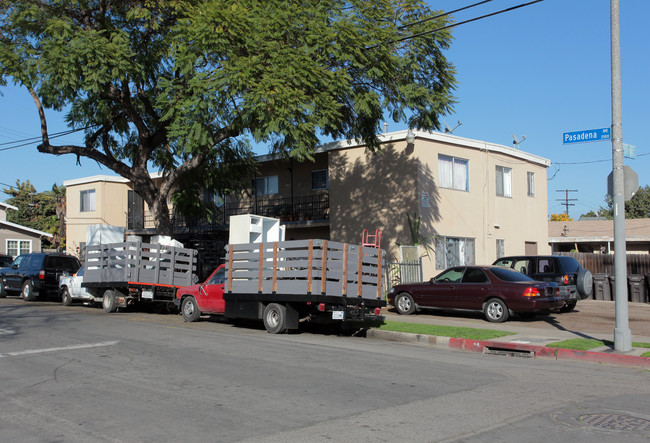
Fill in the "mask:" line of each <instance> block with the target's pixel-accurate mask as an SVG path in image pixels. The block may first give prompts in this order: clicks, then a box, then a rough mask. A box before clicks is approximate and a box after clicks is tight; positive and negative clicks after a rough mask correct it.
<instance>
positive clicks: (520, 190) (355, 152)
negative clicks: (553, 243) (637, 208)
mask: <svg viewBox="0 0 650 443" xmlns="http://www.w3.org/2000/svg"><path fill="white" fill-rule="evenodd" d="M502 150H503V149H502ZM438 154H444V155H449V156H453V157H460V158H464V159H467V160H468V161H469V191H459V190H452V189H443V188H439V187H438V186H437V183H438ZM515 154H516V152H515ZM497 165H499V166H505V167H509V168H512V197H511V198H506V197H497V196H496V166H497ZM529 171H530V172H533V173H534V174H535V196H534V197H529V196H528V195H527V172H529ZM423 193H426V194H425V195H428V207H425V206H424V205H423V201H424V200H425V199H423ZM330 205H331V212H332V217H331V228H330V232H331V239H332V240H336V241H346V242H353V243H358V242H360V241H361V231H362V230H363V229H364V228H366V229H369V230H370V231H371V232H374V230H375V229H376V228H379V229H380V230H381V231H382V242H381V246H382V248H384V249H386V251H387V253H388V257H389V259H391V258H398V257H399V250H398V246H397V245H398V244H399V243H402V244H404V243H408V241H409V239H410V233H409V228H408V224H407V216H406V214H407V213H408V214H410V215H411V216H413V214H415V213H417V214H418V215H419V216H420V217H421V228H420V234H421V236H423V237H425V238H427V239H428V240H429V245H430V246H431V247H432V248H433V247H434V245H435V243H434V242H435V240H434V238H435V236H444V237H466V238H473V239H474V240H475V254H476V264H490V263H492V262H493V261H494V260H495V259H496V254H497V252H496V251H497V246H496V240H497V239H503V240H505V253H506V254H521V253H524V248H525V243H526V242H534V243H536V244H537V247H538V253H540V254H543V253H549V252H550V248H549V246H548V243H547V239H548V231H547V221H546V217H547V215H546V212H547V194H546V166H545V165H543V164H538V163H536V162H533V161H528V160H525V159H522V158H518V157H516V156H510V155H508V154H507V153H500V152H495V151H492V150H486V149H480V147H467V146H462V145H457V144H451V143H443V142H439V141H432V140H423V139H417V140H416V142H415V144H414V145H411V146H408V145H406V143H405V142H404V141H401V142H400V141H398V142H396V143H395V144H394V145H393V146H392V147H387V148H386V149H385V152H384V153H381V154H370V153H367V152H366V151H365V149H364V148H363V147H355V148H350V149H343V150H339V151H333V152H331V157H330ZM425 253H426V249H425V248H421V254H423V255H425ZM423 262H424V277H425V278H428V277H431V276H433V275H435V274H437V273H438V272H439V270H436V269H435V256H434V255H433V254H430V255H429V256H426V255H425V256H424V259H423Z"/></svg>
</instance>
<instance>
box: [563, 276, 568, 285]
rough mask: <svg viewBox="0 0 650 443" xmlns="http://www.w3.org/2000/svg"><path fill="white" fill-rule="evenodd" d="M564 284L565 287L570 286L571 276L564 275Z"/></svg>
mask: <svg viewBox="0 0 650 443" xmlns="http://www.w3.org/2000/svg"><path fill="white" fill-rule="evenodd" d="M562 283H564V284H565V285H568V284H569V276H568V275H564V277H562Z"/></svg>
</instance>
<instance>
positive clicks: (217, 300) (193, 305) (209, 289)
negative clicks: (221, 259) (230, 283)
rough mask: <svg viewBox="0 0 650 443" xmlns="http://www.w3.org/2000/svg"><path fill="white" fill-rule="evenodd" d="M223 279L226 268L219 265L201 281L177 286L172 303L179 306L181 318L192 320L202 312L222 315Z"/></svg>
mask: <svg viewBox="0 0 650 443" xmlns="http://www.w3.org/2000/svg"><path fill="white" fill-rule="evenodd" d="M225 279H226V268H225V266H224V265H220V266H219V267H218V268H217V269H215V270H214V272H212V274H210V276H209V277H208V278H207V279H206V280H205V281H204V282H203V283H198V284H195V285H190V286H183V287H181V288H178V290H177V291H176V300H175V302H174V304H175V305H176V306H177V307H180V309H181V313H182V315H183V319H184V320H185V321H188V322H193V321H197V320H198V319H199V318H200V317H201V315H203V314H206V315H223V314H224V312H225V307H226V306H225V302H224V299H223V290H224V282H225Z"/></svg>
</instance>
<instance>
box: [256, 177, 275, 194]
mask: <svg viewBox="0 0 650 443" xmlns="http://www.w3.org/2000/svg"><path fill="white" fill-rule="evenodd" d="M253 189H255V194H256V195H270V194H277V193H278V176H277V175H269V176H266V177H257V178H255V179H253Z"/></svg>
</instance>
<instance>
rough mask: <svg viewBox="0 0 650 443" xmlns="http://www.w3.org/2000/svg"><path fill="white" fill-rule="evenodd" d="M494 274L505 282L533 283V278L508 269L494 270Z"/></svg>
mask: <svg viewBox="0 0 650 443" xmlns="http://www.w3.org/2000/svg"><path fill="white" fill-rule="evenodd" d="M492 273H493V274H494V275H495V276H496V277H497V278H498V279H499V280H503V281H533V279H532V278H530V277H528V276H527V275H524V274H522V273H520V272H517V271H513V270H512V269H508V268H492Z"/></svg>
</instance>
